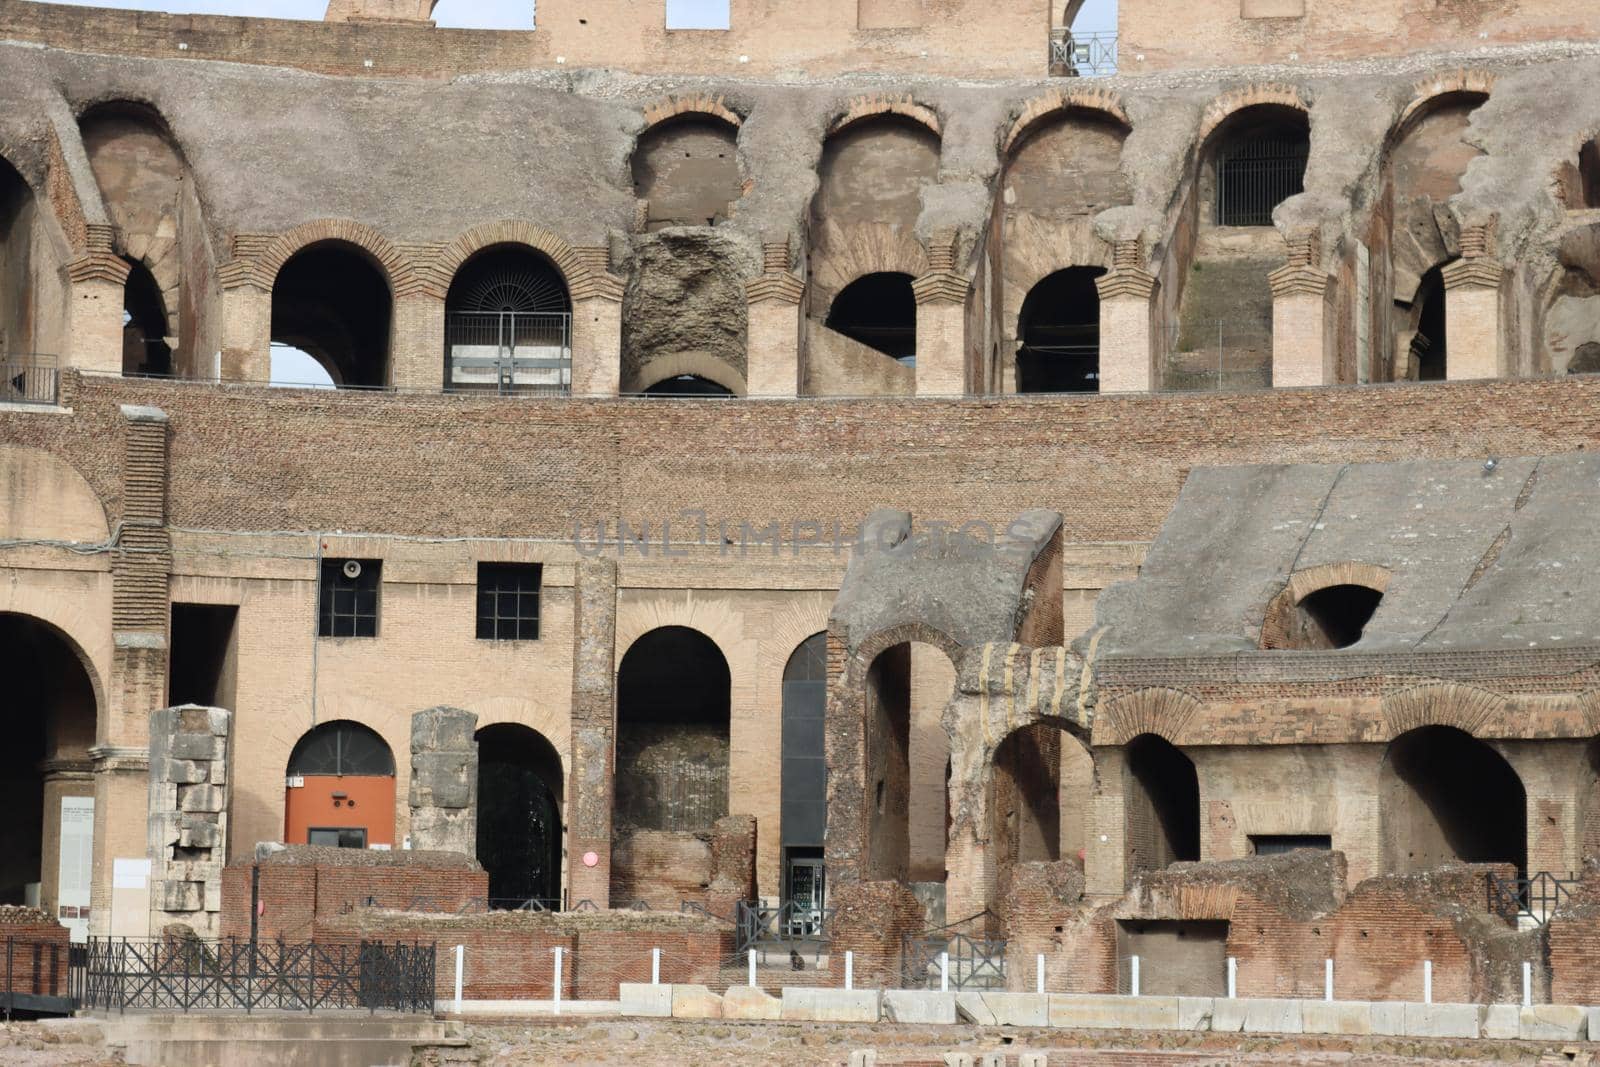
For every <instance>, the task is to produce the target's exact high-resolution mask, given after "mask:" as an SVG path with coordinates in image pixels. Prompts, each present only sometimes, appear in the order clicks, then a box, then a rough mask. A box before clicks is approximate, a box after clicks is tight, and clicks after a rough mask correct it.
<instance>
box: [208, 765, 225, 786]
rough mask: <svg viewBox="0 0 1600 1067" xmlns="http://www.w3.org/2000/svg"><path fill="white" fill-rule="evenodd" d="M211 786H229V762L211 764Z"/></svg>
mask: <svg viewBox="0 0 1600 1067" xmlns="http://www.w3.org/2000/svg"><path fill="white" fill-rule="evenodd" d="M211 784H212V785H227V784H228V761H227V760H220V759H219V760H213V761H212V762H211Z"/></svg>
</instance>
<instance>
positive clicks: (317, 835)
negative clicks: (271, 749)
mask: <svg viewBox="0 0 1600 1067" xmlns="http://www.w3.org/2000/svg"><path fill="white" fill-rule="evenodd" d="M283 806H284V816H283V824H284V828H283V839H284V841H285V843H287V844H291V845H324V846H327V847H330V848H374V847H380V846H386V847H391V848H392V847H393V846H394V753H393V751H391V750H390V748H389V745H388V743H387V742H386V741H384V739H383V738H382V737H379V736H378V734H377V732H376V731H374V730H372V729H371V728H369V727H366V726H363V725H361V724H360V723H358V722H351V721H349V720H347V719H340V720H336V721H334V722H327V723H323V724H322V725H321V726H317V727H315V728H313V729H312V730H310V731H308V732H307V733H306V734H305V735H304V736H303V737H301V738H300V740H299V742H298V743H296V745H295V746H294V751H293V752H292V753H290V755H289V765H288V773H287V788H286V789H285V797H284V805H283Z"/></svg>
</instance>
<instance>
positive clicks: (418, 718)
mask: <svg viewBox="0 0 1600 1067" xmlns="http://www.w3.org/2000/svg"><path fill="white" fill-rule="evenodd" d="M477 730H478V717H477V716H476V715H474V714H472V712H470V711H462V710H461V709H460V708H429V709H428V710H427V711H419V712H417V713H416V714H415V715H413V716H411V751H412V752H413V753H417V752H430V751H431V752H444V751H448V750H451V749H454V750H458V751H473V750H474V746H476V745H477V742H476V741H475V740H474V739H473V735H474V734H475V733H477Z"/></svg>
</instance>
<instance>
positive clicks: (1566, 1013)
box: [1486, 1004, 1589, 1041]
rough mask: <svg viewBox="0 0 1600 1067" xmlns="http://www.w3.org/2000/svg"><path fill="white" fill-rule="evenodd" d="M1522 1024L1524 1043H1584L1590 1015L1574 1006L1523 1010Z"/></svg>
mask: <svg viewBox="0 0 1600 1067" xmlns="http://www.w3.org/2000/svg"><path fill="white" fill-rule="evenodd" d="M1521 1023H1522V1027H1521V1029H1522V1040H1524V1041H1582V1040H1584V1039H1585V1038H1586V1037H1588V1034H1589V1013H1588V1012H1587V1011H1586V1010H1584V1009H1583V1008H1580V1007H1578V1006H1577V1005H1574V1004H1535V1005H1533V1006H1532V1007H1529V1008H1523V1009H1521ZM1486 1036H1487V1035H1486Z"/></svg>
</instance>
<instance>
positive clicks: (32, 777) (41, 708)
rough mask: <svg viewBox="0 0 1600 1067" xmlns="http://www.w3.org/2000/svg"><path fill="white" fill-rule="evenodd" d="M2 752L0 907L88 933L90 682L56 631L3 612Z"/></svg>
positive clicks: (91, 792) (0, 659)
mask: <svg viewBox="0 0 1600 1067" xmlns="http://www.w3.org/2000/svg"><path fill="white" fill-rule="evenodd" d="M0 677H3V678H5V680H6V699H5V701H4V704H3V706H4V708H5V709H6V712H5V717H6V722H5V726H6V745H5V746H4V752H0V802H3V803H4V805H5V812H6V819H7V823H8V830H7V833H6V836H5V839H4V840H5V846H4V847H3V848H0V904H28V905H32V906H35V907H42V908H43V909H45V910H46V911H48V912H49V913H50V914H51V915H59V916H60V917H61V918H62V921H63V922H64V923H65V924H66V925H67V926H68V927H70V928H72V930H73V931H74V936H75V938H76V939H81V938H82V937H83V936H84V935H86V934H87V931H88V919H89V885H90V875H91V869H92V866H93V859H94V837H93V834H94V799H93V798H94V775H93V763H92V761H91V760H90V757H89V749H90V748H91V746H93V745H94V743H95V728H96V717H97V702H96V699H95V689H94V683H93V681H92V680H91V678H90V676H89V672H88V670H87V669H86V668H85V667H84V665H83V661H82V660H81V659H80V658H79V655H78V652H77V650H76V649H75V648H74V647H73V645H72V644H71V643H70V642H69V641H68V639H67V638H66V637H65V636H63V635H62V634H61V633H60V631H58V630H56V629H55V628H54V627H52V626H50V625H49V624H47V623H44V622H42V621H40V620H38V619H35V618H31V617H29V616H25V615H12V614H0Z"/></svg>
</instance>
